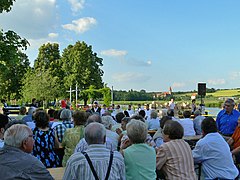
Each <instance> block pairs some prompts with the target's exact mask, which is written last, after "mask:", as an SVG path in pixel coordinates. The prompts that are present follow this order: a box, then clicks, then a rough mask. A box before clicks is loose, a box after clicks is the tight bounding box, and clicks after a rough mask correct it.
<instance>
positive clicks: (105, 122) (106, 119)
mask: <svg viewBox="0 0 240 180" xmlns="http://www.w3.org/2000/svg"><path fill="white" fill-rule="evenodd" d="M102 123H103V125H104V126H105V128H106V129H109V127H110V126H111V125H113V118H112V117H111V116H102Z"/></svg>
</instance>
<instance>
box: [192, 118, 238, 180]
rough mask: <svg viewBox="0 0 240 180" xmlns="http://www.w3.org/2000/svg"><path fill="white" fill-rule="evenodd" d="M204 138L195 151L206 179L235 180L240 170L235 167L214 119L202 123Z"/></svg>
mask: <svg viewBox="0 0 240 180" xmlns="http://www.w3.org/2000/svg"><path fill="white" fill-rule="evenodd" d="M201 127H202V133H203V138H202V139H200V140H199V141H198V142H197V144H196V146H195V148H194V150H193V158H194V162H195V163H201V164H202V171H203V174H204V177H205V179H235V178H236V177H237V176H238V169H237V168H236V167H235V165H234V162H233V159H232V154H231V152H230V148H229V146H228V144H227V142H226V141H225V140H224V139H223V137H222V136H221V135H220V134H219V133H218V132H217V125H216V122H215V120H214V119H213V118H212V117H207V118H205V119H204V120H203V121H202V126H201Z"/></svg>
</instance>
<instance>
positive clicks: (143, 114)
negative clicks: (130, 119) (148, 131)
mask: <svg viewBox="0 0 240 180" xmlns="http://www.w3.org/2000/svg"><path fill="white" fill-rule="evenodd" d="M138 114H139V115H140V116H142V117H143V118H145V116H146V112H145V111H144V110H140V111H139V112H138Z"/></svg>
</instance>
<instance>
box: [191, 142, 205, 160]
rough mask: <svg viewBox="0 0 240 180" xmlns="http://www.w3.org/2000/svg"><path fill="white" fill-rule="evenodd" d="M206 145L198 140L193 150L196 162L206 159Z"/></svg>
mask: <svg viewBox="0 0 240 180" xmlns="http://www.w3.org/2000/svg"><path fill="white" fill-rule="evenodd" d="M204 153H207V152H204V147H203V146H202V145H200V144H199V141H198V142H197V144H196V146H195V148H194V149H193V150H192V155H193V160H194V163H195V164H198V163H201V162H202V161H203V160H204Z"/></svg>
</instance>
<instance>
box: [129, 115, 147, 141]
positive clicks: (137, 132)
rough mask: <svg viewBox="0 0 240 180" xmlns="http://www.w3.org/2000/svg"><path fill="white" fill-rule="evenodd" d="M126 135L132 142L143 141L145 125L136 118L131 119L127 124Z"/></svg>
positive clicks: (145, 136)
mask: <svg viewBox="0 0 240 180" xmlns="http://www.w3.org/2000/svg"><path fill="white" fill-rule="evenodd" d="M126 129H127V135H128V137H129V139H130V140H131V141H132V143H133V144H137V143H144V142H145V140H146V138H147V133H148V130H147V125H146V124H145V123H144V122H142V121H140V120H136V119H132V120H131V121H130V122H129V123H128V124H127V127H126Z"/></svg>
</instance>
